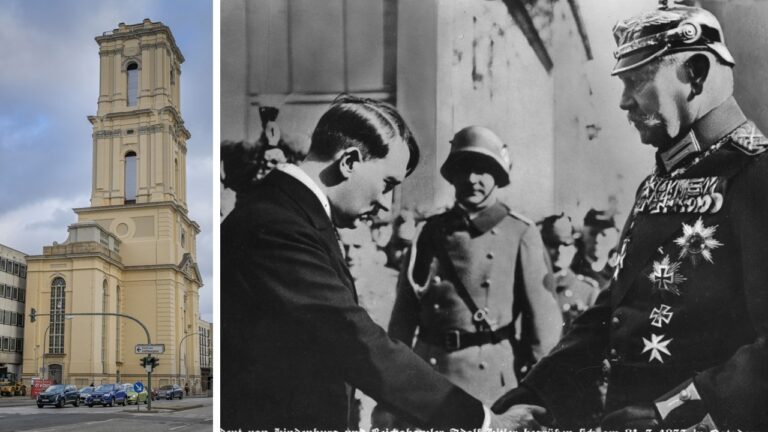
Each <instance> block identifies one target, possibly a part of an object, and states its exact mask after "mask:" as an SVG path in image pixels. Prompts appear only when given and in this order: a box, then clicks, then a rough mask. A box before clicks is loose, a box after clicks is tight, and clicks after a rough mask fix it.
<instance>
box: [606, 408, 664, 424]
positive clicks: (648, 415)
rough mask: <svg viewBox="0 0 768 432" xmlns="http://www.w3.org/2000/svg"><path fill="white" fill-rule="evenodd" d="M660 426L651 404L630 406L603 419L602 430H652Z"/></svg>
mask: <svg viewBox="0 0 768 432" xmlns="http://www.w3.org/2000/svg"><path fill="white" fill-rule="evenodd" d="M659 425H660V419H659V418H658V414H657V413H656V409H655V408H654V407H653V405H651V404H647V405H645V404H643V405H630V406H628V407H625V408H622V409H619V410H616V411H613V412H611V413H608V414H607V415H606V416H605V417H603V421H602V424H601V427H602V429H603V430H624V429H653V428H656V427H658V426H659Z"/></svg>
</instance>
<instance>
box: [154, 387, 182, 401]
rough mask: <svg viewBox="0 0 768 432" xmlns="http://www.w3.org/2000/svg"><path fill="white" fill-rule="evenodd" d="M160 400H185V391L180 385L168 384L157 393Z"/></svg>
mask: <svg viewBox="0 0 768 432" xmlns="http://www.w3.org/2000/svg"><path fill="white" fill-rule="evenodd" d="M157 398H158V399H175V398H179V399H184V389H182V388H181V386H180V385H178V384H168V385H164V386H162V387H160V389H159V390H158V391H157Z"/></svg>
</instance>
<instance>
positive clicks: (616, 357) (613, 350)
mask: <svg viewBox="0 0 768 432" xmlns="http://www.w3.org/2000/svg"><path fill="white" fill-rule="evenodd" d="M608 359H609V360H610V361H619V352H618V351H616V348H611V351H610V353H609V357H608Z"/></svg>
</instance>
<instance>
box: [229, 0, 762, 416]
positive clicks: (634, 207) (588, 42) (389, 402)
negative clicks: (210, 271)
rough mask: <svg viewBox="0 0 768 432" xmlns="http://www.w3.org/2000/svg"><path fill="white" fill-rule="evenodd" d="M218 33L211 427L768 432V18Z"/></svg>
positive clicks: (699, 13) (582, 4) (528, 15)
mask: <svg viewBox="0 0 768 432" xmlns="http://www.w3.org/2000/svg"><path fill="white" fill-rule="evenodd" d="M218 7H219V13H220V34H219V39H218V50H219V55H220V75H219V83H218V85H219V92H218V95H219V104H220V111H219V118H220V126H219V127H220V129H219V131H220V133H219V138H220V142H219V143H215V145H218V146H219V150H220V152H219V154H220V161H219V172H220V193H221V195H220V208H219V209H218V210H219V214H218V215H217V216H218V217H219V218H220V220H221V226H220V245H219V260H220V261H219V262H220V280H219V283H220V286H219V291H218V292H219V299H220V301H219V303H218V306H219V308H220V309H219V310H220V315H219V316H220V318H221V320H220V331H221V333H220V339H219V340H220V341H221V356H220V361H219V363H218V367H219V370H218V376H219V377H220V378H219V382H220V385H221V388H222V392H221V393H219V395H220V399H219V408H220V410H219V413H218V415H219V417H218V421H219V423H218V424H219V425H220V427H221V430H225V431H239V430H284V429H287V430H363V431H384V430H447V429H453V430H458V429H463V430H481V429H482V430H515V431H522V430H602V431H618V430H621V431H625V430H658V429H665V430H667V429H674V430H697V431H698V430H706V431H710V430H721V431H722V430H768V414H767V413H768V411H767V410H766V406H768V345H767V344H768V341H766V336H767V332H768V321H767V320H768V318H766V317H767V315H766V314H765V311H766V310H767V308H768V291H767V290H766V286H768V266H766V265H765V263H766V262H768V247H766V244H768V223H766V221H767V220H768V218H767V216H768V200H766V199H765V196H768V159H766V157H765V156H764V153H765V150H766V149H768V139H767V138H766V137H765V136H764V135H763V133H762V132H761V131H763V130H768V111H766V109H765V103H764V101H765V100H766V99H767V98H768V88H767V87H766V86H765V85H764V82H765V78H766V72H765V68H766V67H768V50H766V48H765V40H766V29H765V25H764V23H765V22H766V21H767V20H768V2H762V1H758V0H731V1H727V0H690V1H673V0H666V1H665V0H641V1H631V2H630V1H606V0H456V1H448V0H370V1H356V0H324V1H310V0H221V2H220V3H219V4H218ZM242 388H248V389H252V391H247V392H242V391H236V390H235V389H242Z"/></svg>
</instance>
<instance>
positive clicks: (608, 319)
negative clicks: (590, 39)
mask: <svg viewBox="0 0 768 432" xmlns="http://www.w3.org/2000/svg"><path fill="white" fill-rule="evenodd" d="M614 35H615V37H616V40H617V43H618V50H617V52H616V57H617V59H618V62H617V64H616V66H615V68H614V70H613V75H618V76H619V78H621V80H622V81H623V82H624V92H623V94H622V97H621V103H620V107H621V108H622V109H623V110H625V111H627V112H628V116H629V119H630V120H631V121H632V122H633V123H634V125H635V127H636V128H637V130H638V131H639V133H640V138H641V141H642V142H644V143H647V144H651V145H653V146H655V147H656V149H657V153H656V168H655V171H654V172H653V174H651V175H650V176H649V177H647V178H646V179H645V181H643V183H642V184H641V185H640V187H639V189H638V193H637V196H636V201H635V205H634V207H633V210H632V212H631V214H630V216H629V218H628V220H627V222H626V225H625V227H624V230H623V232H622V236H621V240H620V249H619V250H620V252H619V262H618V265H617V268H616V272H615V277H614V280H613V282H612V283H611V285H610V288H609V289H607V290H605V291H603V292H602V293H601V294H600V296H599V297H598V300H597V303H596V305H595V306H594V307H593V308H591V309H589V310H587V311H586V312H585V313H584V314H582V315H581V316H579V318H577V319H576V321H575V322H574V326H573V328H572V330H571V331H570V332H569V333H568V334H567V335H565V336H564V337H563V339H562V340H561V341H560V343H559V344H558V346H557V347H556V348H555V349H554V350H553V351H552V353H550V355H548V356H547V357H545V358H544V359H542V360H541V361H539V363H538V364H537V365H536V366H535V367H534V368H533V370H532V371H531V372H530V373H529V374H528V376H527V377H526V379H525V380H524V381H523V382H522V384H521V385H520V387H518V388H517V389H515V390H513V391H512V392H510V393H508V394H507V395H505V396H504V397H503V398H501V399H500V400H499V401H498V402H497V404H496V405H495V406H494V408H495V409H502V408H504V407H505V406H508V405H511V404H514V403H521V402H523V401H525V402H528V403H538V404H541V405H542V406H544V407H546V408H547V409H548V410H549V412H550V413H551V414H552V415H553V416H554V420H555V421H556V422H557V424H558V425H578V426H587V425H594V424H596V423H597V422H599V421H600V420H601V419H600V418H599V417H596V415H599V411H600V403H599V397H598V392H597V391H596V389H595V388H594V386H593V385H592V383H594V382H595V378H596V377H597V376H598V375H599V374H600V373H601V370H600V369H601V368H600V364H601V361H602V360H603V358H604V357H605V356H607V358H608V360H609V362H610V368H609V372H608V373H609V384H608V394H607V396H606V406H605V413H606V414H605V415H604V417H603V418H602V425H603V427H604V430H605V429H612V430H616V429H624V428H638V429H640V428H654V427H659V426H661V427H663V428H675V429H685V428H691V427H694V428H695V430H697V431H698V430H711V429H714V428H717V429H720V430H723V429H730V430H735V429H742V430H768V410H767V409H766V407H768V340H767V337H768V314H766V310H768V265H766V263H767V262H768V247H766V244H768V223H766V215H768V199H766V196H768V157H766V156H765V154H766V153H765V150H766V148H768V139H766V138H765V136H764V135H763V134H762V133H761V132H760V131H758V130H757V128H756V127H755V125H754V124H753V123H752V122H750V121H748V120H747V119H746V118H745V117H744V114H743V113H742V111H741V109H740V108H739V106H738V105H737V103H736V102H735V100H734V99H733V98H732V89H733V73H732V69H731V68H732V67H733V65H734V60H733V58H732V57H731V54H730V53H729V51H728V49H727V48H726V46H725V44H724V43H723V32H722V29H721V27H720V24H719V22H718V21H717V19H716V18H715V17H714V16H713V15H712V14H710V13H709V12H707V11H704V10H702V9H699V8H694V7H682V6H680V7H678V6H675V7H665V6H662V7H661V8H660V9H659V10H656V11H653V12H650V13H647V14H644V15H642V16H639V17H636V18H632V19H629V20H626V21H623V22H620V23H619V24H617V25H616V26H615V28H614Z"/></svg>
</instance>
